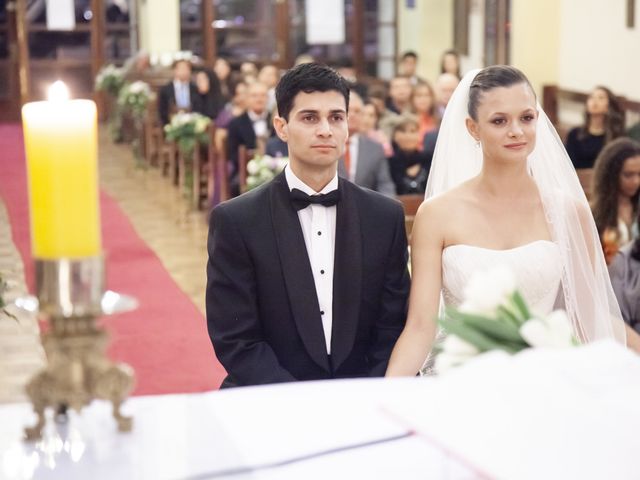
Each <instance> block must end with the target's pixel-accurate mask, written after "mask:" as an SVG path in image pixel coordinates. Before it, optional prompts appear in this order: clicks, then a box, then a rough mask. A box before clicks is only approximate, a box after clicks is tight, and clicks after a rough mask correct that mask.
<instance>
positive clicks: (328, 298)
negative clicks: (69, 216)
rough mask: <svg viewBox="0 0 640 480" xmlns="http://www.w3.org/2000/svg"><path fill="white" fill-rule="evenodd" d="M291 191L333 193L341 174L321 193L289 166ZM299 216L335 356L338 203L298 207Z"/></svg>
mask: <svg viewBox="0 0 640 480" xmlns="http://www.w3.org/2000/svg"><path fill="white" fill-rule="evenodd" d="M284 173H285V178H286V179H287V184H288V185H289V190H293V189H294V188H297V189H298V190H302V191H303V192H304V193H306V194H307V195H316V194H318V193H329V192H331V191H333V190H337V189H338V174H337V173H336V175H335V176H334V177H333V179H332V180H331V181H330V182H329V183H328V184H327V186H326V187H324V188H323V189H322V191H320V192H316V191H315V190H314V189H313V188H311V187H309V186H308V185H307V184H305V183H304V182H303V181H302V180H300V179H299V178H298V177H296V175H295V174H294V173H293V171H292V170H291V167H290V166H289V165H287V166H286V167H285V169H284ZM298 219H299V220H300V226H301V227H302V235H303V236H304V243H305V246H306V247H307V255H308V256H309V263H310V264H311V271H312V272H313V282H314V283H315V286H316V294H317V295H318V305H319V306H320V317H321V318H322V330H323V331H324V339H325V343H326V347H327V354H329V355H331V329H332V326H333V261H334V255H335V238H336V206H335V205H334V206H332V207H325V206H323V205H314V204H310V205H309V206H308V207H306V208H303V209H302V210H298Z"/></svg>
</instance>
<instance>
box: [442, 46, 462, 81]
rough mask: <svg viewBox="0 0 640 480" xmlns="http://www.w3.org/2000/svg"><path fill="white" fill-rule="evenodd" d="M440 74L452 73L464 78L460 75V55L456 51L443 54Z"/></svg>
mask: <svg viewBox="0 0 640 480" xmlns="http://www.w3.org/2000/svg"><path fill="white" fill-rule="evenodd" d="M440 73H451V74H453V75H455V76H456V77H458V78H459V79H460V78H462V76H461V75H460V55H459V54H458V52H456V51H455V50H447V51H446V52H444V53H443V54H442V59H441V60H440Z"/></svg>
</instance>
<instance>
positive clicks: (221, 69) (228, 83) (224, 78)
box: [213, 57, 234, 102]
mask: <svg viewBox="0 0 640 480" xmlns="http://www.w3.org/2000/svg"><path fill="white" fill-rule="evenodd" d="M213 72H214V73H215V74H216V78H217V79H218V83H219V84H220V93H221V94H222V96H223V97H224V99H225V101H226V102H228V101H229V100H231V98H232V97H233V93H234V91H233V86H234V85H233V81H232V78H231V65H230V64H229V60H227V59H226V58H223V57H218V58H216V62H215V63H214V64H213Z"/></svg>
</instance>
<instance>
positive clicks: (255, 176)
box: [247, 155, 289, 190]
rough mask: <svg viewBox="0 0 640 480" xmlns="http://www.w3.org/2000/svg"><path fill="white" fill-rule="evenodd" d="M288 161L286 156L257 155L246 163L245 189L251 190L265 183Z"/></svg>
mask: <svg viewBox="0 0 640 480" xmlns="http://www.w3.org/2000/svg"><path fill="white" fill-rule="evenodd" d="M287 163H289V158H288V157H271V156H269V155H257V156H255V157H254V158H252V159H251V160H249V163H247V173H248V176H247V189H249V190H251V189H253V188H256V187H258V186H260V185H262V184H264V183H267V182H268V181H269V180H271V179H272V178H273V177H275V176H276V175H277V174H278V173H280V172H281V171H282V170H283V169H284V167H285V166H286V165H287Z"/></svg>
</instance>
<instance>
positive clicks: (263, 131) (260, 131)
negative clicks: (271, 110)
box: [247, 110, 269, 138]
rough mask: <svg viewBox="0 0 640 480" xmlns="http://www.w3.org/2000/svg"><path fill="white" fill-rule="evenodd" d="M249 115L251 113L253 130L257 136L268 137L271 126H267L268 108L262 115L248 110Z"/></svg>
mask: <svg viewBox="0 0 640 480" xmlns="http://www.w3.org/2000/svg"><path fill="white" fill-rule="evenodd" d="M247 115H249V119H250V120H251V123H252V124H253V131H254V133H255V134H256V137H262V138H266V137H267V136H268V134H269V128H268V126H267V116H268V112H267V110H265V111H264V112H263V113H262V115H258V114H257V113H255V112H253V111H251V110H247Z"/></svg>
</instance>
